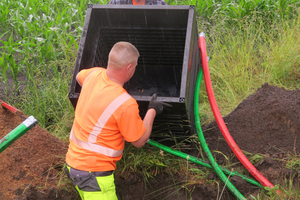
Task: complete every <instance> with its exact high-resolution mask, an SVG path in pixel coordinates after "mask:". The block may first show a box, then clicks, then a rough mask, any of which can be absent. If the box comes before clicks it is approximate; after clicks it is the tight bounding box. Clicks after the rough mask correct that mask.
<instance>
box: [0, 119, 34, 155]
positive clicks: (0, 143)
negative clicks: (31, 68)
mask: <svg viewBox="0 0 300 200" xmlns="http://www.w3.org/2000/svg"><path fill="white" fill-rule="evenodd" d="M35 124H37V120H36V119H35V118H34V117H33V116H29V117H28V118H27V119H25V121H23V122H22V123H21V124H20V125H19V126H17V127H16V128H15V129H14V130H12V131H11V132H10V133H8V134H7V135H6V136H4V137H3V138H2V139H1V140H0V153H1V152H2V151H4V150H5V149H6V148H7V147H8V146H9V145H11V144H12V143H13V142H14V141H16V140H17V139H19V138H20V137H21V136H22V135H24V134H25V133H26V132H27V131H29V130H30V129H31V128H32V127H33V126H34V125H35Z"/></svg>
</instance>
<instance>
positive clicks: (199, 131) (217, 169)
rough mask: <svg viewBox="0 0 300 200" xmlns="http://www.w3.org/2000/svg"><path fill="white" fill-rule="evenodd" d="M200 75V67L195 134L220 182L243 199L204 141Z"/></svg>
mask: <svg viewBox="0 0 300 200" xmlns="http://www.w3.org/2000/svg"><path fill="white" fill-rule="evenodd" d="M202 76H203V70H202V68H201V69H200V72H199V74H198V76H197V82H196V85H195V93H194V115H195V126H196V130H197V134H198V137H199V140H200V143H201V146H202V148H203V150H204V152H205V153H206V155H207V157H208V160H209V161H210V163H211V165H212V167H213V169H214V170H215V172H216V173H217V175H218V176H219V178H220V179H221V180H222V182H223V183H224V184H225V185H226V187H227V188H228V189H229V190H230V192H231V193H232V194H233V195H234V196H235V197H236V198H238V199H243V200H244V199H246V198H245V197H244V196H243V195H242V194H241V193H240V191H238V190H237V189H236V187H235V186H234V185H233V184H232V183H231V182H230V181H229V180H228V178H227V177H226V176H225V174H224V173H223V171H222V169H221V168H220V167H219V165H218V163H217V162H216V161H215V159H214V157H213V156H212V153H211V152H210V150H209V148H208V146H207V144H206V141H205V138H204V135H203V132H202V129H201V125H200V117H199V93H200V84H201V79H202Z"/></svg>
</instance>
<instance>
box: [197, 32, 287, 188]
mask: <svg viewBox="0 0 300 200" xmlns="http://www.w3.org/2000/svg"><path fill="white" fill-rule="evenodd" d="M199 36H200V38H199V47H200V51H201V59H202V68H203V74H204V80H205V86H206V91H207V95H208V99H209V102H210V106H211V108H212V111H213V113H214V116H215V118H216V122H217V124H218V126H219V128H220V130H221V132H222V134H223V136H224V138H225V140H226V141H227V143H228V145H229V146H230V148H231V150H232V151H233V152H234V154H235V155H236V157H237V158H238V159H239V160H240V162H241V163H242V164H243V165H244V167H245V168H246V169H247V170H248V171H249V172H250V173H251V174H252V175H253V176H254V178H255V179H256V180H257V181H259V182H260V183H261V184H262V185H263V186H264V187H269V188H273V187H274V185H273V184H272V183H270V182H269V181H268V180H267V179H266V178H265V177H264V176H263V175H262V174H261V173H260V172H259V171H258V170H257V169H256V168H255V167H254V166H253V165H252V163H251V162H250V161H249V160H248V159H247V158H246V156H245V155H244V154H243V152H242V151H241V149H240V148H239V147H238V145H237V144H236V143H235V141H234V139H233V138H232V136H231V135H230V133H229V131H228V129H227V126H226V125H225V123H224V120H223V118H222V116H221V114H220V111H219V108H218V105H217V102H216V99H215V95H214V91H213V88H212V84H211V79H210V75H209V69H208V60H207V52H206V43H205V34H204V33H200V35H199ZM277 193H281V192H280V191H279V190H277Z"/></svg>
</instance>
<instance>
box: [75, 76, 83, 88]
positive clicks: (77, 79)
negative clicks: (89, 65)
mask: <svg viewBox="0 0 300 200" xmlns="http://www.w3.org/2000/svg"><path fill="white" fill-rule="evenodd" d="M76 81H77V83H78V84H79V85H80V86H81V87H82V85H81V83H80V81H79V78H78V74H77V75H76Z"/></svg>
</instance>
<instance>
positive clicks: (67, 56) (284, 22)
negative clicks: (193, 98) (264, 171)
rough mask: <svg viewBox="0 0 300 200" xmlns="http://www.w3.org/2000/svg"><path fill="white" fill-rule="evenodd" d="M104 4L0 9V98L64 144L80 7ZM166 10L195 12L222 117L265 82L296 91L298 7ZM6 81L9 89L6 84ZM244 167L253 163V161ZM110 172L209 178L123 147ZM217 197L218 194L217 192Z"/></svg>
mask: <svg viewBox="0 0 300 200" xmlns="http://www.w3.org/2000/svg"><path fill="white" fill-rule="evenodd" d="M106 3H107V1H96V0H77V1H70V0H44V1H39V0H31V1H27V0H19V1H11V0H2V1H1V2H0V9H1V11H2V12H1V13H0V24H1V26H0V68H1V70H0V81H1V83H3V86H4V93H3V94H2V95H1V98H4V99H2V100H5V101H7V102H8V103H10V104H12V105H14V106H15V107H17V108H18V109H20V110H22V111H23V112H24V113H26V114H27V115H33V116H34V117H35V118H36V119H37V120H38V121H39V125H40V126H42V127H43V128H45V129H47V130H48V131H49V132H51V133H52V134H55V135H56V136H57V137H59V138H61V139H63V140H65V141H67V140H68V134H69V131H70V128H71V126H72V120H73V115H74V111H73V107H72V106H71V104H70V102H69V99H68V92H69V86H70V82H71V78H72V70H73V67H74V63H75V59H76V54H77V50H78V43H79V40H80V37H81V31H82V27H83V23H84V19H85V10H86V8H87V5H88V4H106ZM167 3H168V4H170V5H191V4H193V5H196V12H197V21H198V26H199V32H200V31H201V32H202V31H203V32H205V33H206V41H207V47H208V56H209V57H210V58H211V60H210V62H209V69H210V73H211V78H212V83H213V88H214V92H215V96H216V100H217V102H218V106H219V108H220V111H221V114H222V115H223V116H225V115H227V114H229V113H230V112H231V111H232V110H233V109H234V108H235V107H236V106H237V105H238V104H239V103H240V102H241V101H242V100H243V99H245V98H246V97H247V96H249V95H250V94H252V93H254V92H255V91H256V90H257V88H259V87H260V86H261V85H262V84H263V83H265V82H268V83H269V84H272V85H276V86H278V87H285V88H287V89H291V90H293V89H297V88H300V81H299V80H300V70H299V69H300V56H299V55H300V40H299V38H300V30H299V29H300V28H299V27H300V18H299V13H300V3H299V2H298V1H296V0H251V1H249V0H239V1H237V0H234V1H232V0H214V1H212V0H204V1H196V0H180V1H177V0H167ZM10 79H12V80H13V83H9V80H10ZM201 87H202V88H201V90H200V99H201V102H200V103H199V107H200V110H201V119H203V121H202V122H201V123H202V124H203V123H208V122H210V121H212V120H213V119H214V118H213V114H212V112H211V110H210V105H209V102H208V98H207V95H206V92H205V91H206V90H205V86H204V84H202V86H201ZM220 153H222V152H220ZM251 159H252V161H253V162H257V160H259V159H261V155H254V156H253V157H251ZM229 160H230V159H229ZM299 163H300V161H299V155H291V156H290V157H289V158H288V160H287V168H291V169H293V170H296V171H298V172H299ZM170 166H171V167H170ZM118 170H119V173H121V174H123V176H126V174H128V173H129V172H141V173H142V174H144V176H145V177H146V178H151V177H155V176H156V175H157V174H158V173H161V172H163V171H165V170H169V172H170V173H174V174H176V173H178V172H182V171H185V173H186V174H192V175H193V177H195V176H196V177H199V180H202V179H206V177H207V175H208V173H209V172H210V171H209V170H207V169H204V170H201V169H199V168H198V167H195V165H191V164H190V163H188V165H187V163H186V161H183V160H181V159H178V158H176V157H174V156H171V155H167V154H164V155H163V156H162V152H161V151H159V150H157V149H155V148H153V147H149V146H146V147H144V148H142V149H138V150H137V149H135V148H133V147H132V146H130V145H129V146H128V147H127V148H126V151H125V154H124V156H123V158H122V160H121V161H120V162H119V163H118ZM187 176H188V175H187ZM195 182H197V181H195ZM184 184H186V185H189V184H190V183H188V182H187V181H186V182H185V183H184ZM184 184H183V185H184ZM219 190H220V194H221V191H222V188H220V189H219ZM280 190H281V191H284V193H285V194H286V195H288V197H289V198H290V199H293V198H294V197H295V196H296V197H297V196H299V190H300V189H299V187H295V186H293V184H292V182H291V179H287V180H286V183H285V185H283V186H281V187H280ZM273 193H274V191H273V190H271V191H267V192H265V191H262V192H261V193H259V194H258V196H257V197H253V198H254V199H276V198H277V197H276V195H275V194H273Z"/></svg>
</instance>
